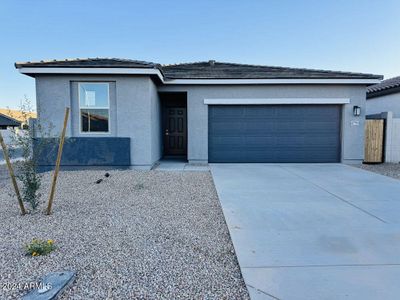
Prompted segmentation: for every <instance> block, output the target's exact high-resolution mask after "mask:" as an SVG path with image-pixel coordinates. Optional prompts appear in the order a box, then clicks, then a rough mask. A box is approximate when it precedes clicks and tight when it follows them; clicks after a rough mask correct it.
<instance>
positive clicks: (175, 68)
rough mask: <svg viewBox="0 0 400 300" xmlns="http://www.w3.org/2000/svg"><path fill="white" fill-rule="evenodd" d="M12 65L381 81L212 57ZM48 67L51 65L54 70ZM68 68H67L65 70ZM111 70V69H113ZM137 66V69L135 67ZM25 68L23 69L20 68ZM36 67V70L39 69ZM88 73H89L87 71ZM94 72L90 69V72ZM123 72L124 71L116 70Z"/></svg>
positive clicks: (31, 70)
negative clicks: (159, 61) (189, 60)
mask: <svg viewBox="0 0 400 300" xmlns="http://www.w3.org/2000/svg"><path fill="white" fill-rule="evenodd" d="M15 67H16V68H17V69H20V71H21V73H24V74H28V75H32V74H35V72H36V73H45V72H48V73H58V74H62V72H65V73H72V72H71V70H73V68H82V70H87V69H90V68H92V70H93V71H94V69H95V68H98V69H102V72H103V74H105V73H104V72H107V71H104V69H105V70H106V69H107V68H109V69H110V71H109V72H110V74H111V73H112V74H116V72H117V70H121V71H118V72H123V71H122V69H124V70H127V71H126V74H134V71H133V70H137V72H138V74H153V75H157V76H159V78H160V80H161V81H165V82H168V81H169V82H172V81H174V80H180V79H182V80H187V79H189V80H202V79H208V80H214V79H217V80H219V79H225V80H230V79H244V80H249V79H250V80H251V79H254V80H258V79H265V80H270V79H272V80H275V79H317V80H320V79H321V80H324V79H345V80H347V79H360V80H364V79H366V80H372V82H373V83H375V82H374V81H376V80H380V79H382V78H383V77H382V76H381V75H374V74H365V73H353V72H340V71H327V70H315V69H301V68H286V67H273V66H262V65H249V64H238V63H226V62H216V61H214V60H210V61H204V62H194V63H182V64H172V65H160V64H157V63H152V62H145V61H139V60H131V59H119V58H85V59H83V58H78V59H66V60H48V61H37V62H20V63H15ZM51 68H54V72H53V71H52V69H51ZM56 68H57V69H58V70H64V71H62V72H61V71H60V72H56V71H55V69H56ZM68 68H70V69H68ZM112 69H113V70H112ZM138 69H140V70H138ZM23 70H25V71H23ZM38 70H39V71H38ZM86 73H87V74H88V73H89V72H86ZM91 73H93V72H91ZM118 74H123V73H118Z"/></svg>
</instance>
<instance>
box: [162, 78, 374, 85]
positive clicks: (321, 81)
mask: <svg viewBox="0 0 400 300" xmlns="http://www.w3.org/2000/svg"><path fill="white" fill-rule="evenodd" d="M380 82H381V81H380V80H379V79H174V80H168V81H165V82H164V84H171V85H172V84H193V85H197V84H210V85H211V84H362V85H370V84H376V83H380Z"/></svg>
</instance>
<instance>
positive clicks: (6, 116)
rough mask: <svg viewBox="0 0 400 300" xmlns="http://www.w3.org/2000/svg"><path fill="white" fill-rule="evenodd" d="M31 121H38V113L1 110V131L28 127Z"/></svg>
mask: <svg viewBox="0 0 400 300" xmlns="http://www.w3.org/2000/svg"><path fill="white" fill-rule="evenodd" d="M29 119H36V113H33V112H21V111H19V110H13V109H7V108H0V129H7V128H9V127H14V128H15V127H24V126H27V125H28V120H29Z"/></svg>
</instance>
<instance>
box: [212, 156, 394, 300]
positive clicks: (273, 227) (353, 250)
mask: <svg viewBox="0 0 400 300" xmlns="http://www.w3.org/2000/svg"><path fill="white" fill-rule="evenodd" d="M211 172H212V175H213V178H214V182H215V186H216V188H217V192H218V195H219V199H220V201H221V205H222V208H223V211H224V214H225V218H226V221H227V224H228V227H229V231H230V234H231V237H232V240H233V244H234V246H235V250H236V254H237V257H238V259H239V264H240V267H241V270H242V274H243V276H244V280H245V282H246V285H247V287H248V289H249V292H250V295H251V297H252V299H307V300H312V299H318V300H321V299H324V300H325V299H335V300H337V299H362V300H366V299H374V300H375V299H385V300H388V299H400V283H399V282H400V181H399V180H396V179H392V178H389V177H385V176H382V175H378V174H374V173H371V172H368V171H364V170H360V169H357V168H354V167H350V166H346V165H341V164H212V165H211Z"/></svg>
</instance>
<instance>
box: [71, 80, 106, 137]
mask: <svg viewBox="0 0 400 300" xmlns="http://www.w3.org/2000/svg"><path fill="white" fill-rule="evenodd" d="M82 84H102V85H104V84H105V85H107V104H108V106H99V107H81V85H82ZM78 107H79V133H80V134H110V133H111V127H110V126H111V122H110V118H111V112H110V83H109V82H94V81H85V82H84V81H81V82H78ZM82 109H89V110H90V109H107V110H108V131H82V114H81V110H82ZM88 126H89V130H90V120H89V124H88Z"/></svg>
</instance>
